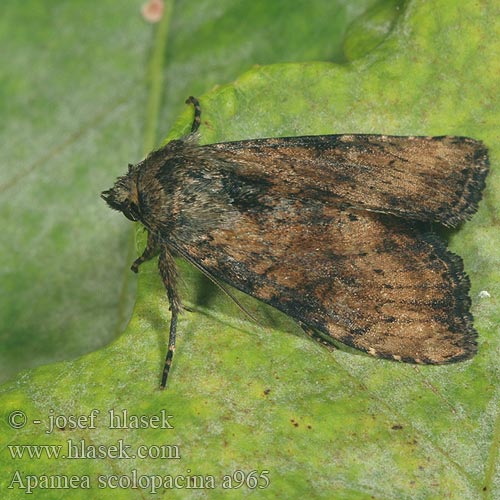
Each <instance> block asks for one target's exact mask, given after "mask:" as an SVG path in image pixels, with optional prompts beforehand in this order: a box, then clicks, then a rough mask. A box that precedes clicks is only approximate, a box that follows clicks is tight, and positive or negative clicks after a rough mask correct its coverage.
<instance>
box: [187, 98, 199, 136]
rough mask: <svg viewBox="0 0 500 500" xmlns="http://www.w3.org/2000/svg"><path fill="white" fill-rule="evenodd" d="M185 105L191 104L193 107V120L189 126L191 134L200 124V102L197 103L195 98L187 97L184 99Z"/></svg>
mask: <svg viewBox="0 0 500 500" xmlns="http://www.w3.org/2000/svg"><path fill="white" fill-rule="evenodd" d="M186 104H192V105H193V106H194V120H193V125H191V133H192V134H193V133H194V132H196V131H197V130H198V129H199V128H200V123H201V106H200V101H198V99H196V97H193V96H189V97H188V98H187V99H186Z"/></svg>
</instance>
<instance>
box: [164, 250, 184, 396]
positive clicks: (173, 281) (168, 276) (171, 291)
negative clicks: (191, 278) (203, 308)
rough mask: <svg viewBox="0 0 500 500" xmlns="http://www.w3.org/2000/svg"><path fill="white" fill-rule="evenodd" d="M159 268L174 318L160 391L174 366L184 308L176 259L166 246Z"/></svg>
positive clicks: (171, 323) (171, 321) (172, 319)
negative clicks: (176, 341)
mask: <svg viewBox="0 0 500 500" xmlns="http://www.w3.org/2000/svg"><path fill="white" fill-rule="evenodd" d="M158 268H159V270H160V275H161V278H162V280H163V284H164V285H165V290H166V291H167V297H168V302H169V304H170V311H171V312H172V318H171V319H170V332H169V336H168V350H167V355H166V356H165V366H164V368H163V375H162V379H161V385H160V389H165V385H166V384H167V378H168V372H169V371H170V366H171V365H172V358H173V357H174V352H175V337H176V333H177V317H178V315H179V311H180V310H181V308H182V304H181V301H180V297H179V294H178V292H177V286H176V285H177V269H176V267H175V262H174V258H173V257H172V254H171V253H170V252H169V250H168V248H167V247H166V246H162V248H161V250H160V258H159V259H158Z"/></svg>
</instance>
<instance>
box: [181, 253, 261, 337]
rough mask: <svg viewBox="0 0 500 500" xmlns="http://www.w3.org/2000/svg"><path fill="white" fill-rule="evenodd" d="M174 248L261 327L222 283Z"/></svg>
mask: <svg viewBox="0 0 500 500" xmlns="http://www.w3.org/2000/svg"><path fill="white" fill-rule="evenodd" d="M173 248H175V250H176V252H177V253H179V255H182V257H184V258H185V259H186V260H187V261H188V262H190V263H191V264H192V265H193V266H194V267H196V269H198V270H199V271H201V272H202V273H203V274H204V275H205V276H206V277H207V278H208V279H209V280H210V281H211V282H212V283H213V284H214V285H216V286H217V287H219V289H220V290H222V291H223V292H224V293H225V294H226V295H227V296H228V297H229V298H230V299H231V300H232V301H233V302H234V303H235V304H236V305H237V306H238V307H239V308H240V310H241V311H242V312H243V313H245V314H246V315H247V316H248V317H249V318H250V319H251V320H252V321H253V322H254V323H256V324H257V325H259V326H261V327H262V326H263V325H262V323H261V322H260V321H259V320H258V319H257V318H256V317H255V316H254V315H253V314H252V313H251V312H250V311H248V309H246V307H245V306H244V305H243V304H242V303H241V302H240V301H239V300H238V299H237V298H236V297H235V296H234V295H233V293H232V292H231V290H229V289H228V288H227V287H226V285H225V284H224V283H221V282H220V281H218V280H217V278H215V277H214V276H212V275H211V274H210V272H209V271H207V270H206V269H205V268H204V267H203V266H202V265H201V264H199V263H198V262H196V261H195V260H193V259H192V258H191V257H190V256H189V255H186V254H185V253H184V252H182V251H181V250H179V249H178V248H177V247H173Z"/></svg>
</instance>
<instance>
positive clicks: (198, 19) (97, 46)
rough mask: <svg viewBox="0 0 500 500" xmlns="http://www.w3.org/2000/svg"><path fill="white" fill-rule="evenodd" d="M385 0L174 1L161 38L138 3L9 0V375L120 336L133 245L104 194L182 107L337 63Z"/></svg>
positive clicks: (5, 125)
mask: <svg viewBox="0 0 500 500" xmlns="http://www.w3.org/2000/svg"><path fill="white" fill-rule="evenodd" d="M374 3H375V2H374V0H357V1H355V2H339V1H336V2H331V1H326V0H315V1H314V2H307V1H305V0H303V1H302V0H301V1H296V2H294V8H293V9H290V8H288V7H289V4H288V2H284V1H275V2H264V1H254V0H244V1H240V2H234V1H230V0H222V1H221V0H217V1H213V0H209V1H207V0H201V1H196V2H191V1H187V0H185V1H177V2H173V1H170V2H167V4H166V5H167V8H166V12H165V16H164V20H163V21H162V23H161V24H160V26H159V27H157V29H154V30H153V27H152V25H150V24H148V23H147V22H145V21H144V19H142V17H141V15H140V6H141V2H140V1H139V0H124V1H121V2H120V3H119V6H118V4H117V2H116V1H113V0H103V1H100V2H87V1H84V0H75V1H72V2H65V1H60V0H55V1H54V0H50V1H49V0H45V1H40V0H27V1H24V2H18V1H15V0H5V1H3V2H2V7H1V14H2V15H1V16H0V27H1V29H0V43H1V46H2V51H1V52H0V62H1V66H0V67H1V68H2V69H1V70H0V71H1V72H2V73H1V84H0V92H1V93H2V99H1V100H0V106H1V108H0V111H1V115H2V124H1V127H0V134H1V139H2V140H1V143H2V153H3V155H2V165H1V166H0V168H1V169H2V178H1V181H0V193H1V195H2V196H1V199H0V215H1V220H2V233H3V234H2V241H1V242H0V258H1V261H2V270H1V276H0V300H1V304H2V307H1V309H0V336H1V337H0V341H1V343H2V351H1V352H0V380H5V379H6V378H7V377H8V376H9V375H12V374H14V373H16V372H18V371H19V370H20V369H22V368H25V367H29V366H36V365H39V364H41V363H46V362H48V361H51V360H56V359H71V358H74V357H76V356H77V355H79V354H82V353H85V352H89V351H92V350H95V349H97V348H98V347H101V346H103V345H105V344H106V343H108V342H109V341H110V340H112V339H113V338H114V337H116V336H117V335H118V334H120V333H121V332H122V331H123V328H124V327H125V325H126V323H127V322H128V319H129V317H130V314H131V310H132V306H133V301H134V298H135V283H136V280H135V276H134V275H133V274H132V273H130V272H129V269H128V268H129V262H130V261H131V260H132V257H133V255H135V254H136V248H135V245H134V243H133V238H132V231H131V228H130V226H129V225H128V224H127V222H126V221H125V220H122V219H123V218H119V217H116V214H113V213H111V212H110V211H109V210H108V209H107V207H106V206H105V204H104V203H103V201H102V200H100V199H99V196H98V195H99V193H100V192H101V191H102V190H103V189H105V188H107V187H109V185H110V184H111V182H112V180H113V179H114V178H115V176H117V175H118V174H120V173H122V171H123V169H124V166H126V165H127V163H128V162H136V161H138V160H139V159H141V157H142V156H143V155H144V154H146V153H147V152H149V151H150V150H151V149H153V147H156V146H158V145H159V142H160V140H161V138H162V137H163V136H164V134H165V133H166V130H167V129H168V127H169V125H170V124H171V123H172V121H173V118H174V116H175V115H176V114H177V113H178V112H179V111H180V110H182V109H184V107H185V105H184V101H185V99H186V97H187V96H188V95H190V94H194V95H199V94H200V93H202V92H206V91H207V90H208V89H209V88H210V87H211V86H212V85H214V84H216V83H224V82H226V81H230V80H232V79H234V78H235V77H236V76H237V75H238V74H239V73H241V72H242V71H243V70H246V69H248V68H250V67H251V66H252V65H254V64H256V63H260V64H265V63H271V62H278V61H300V60H308V59H323V60H341V59H342V58H343V56H342V47H341V44H342V40H343V34H344V32H345V30H346V27H347V26H348V25H349V23H350V22H351V20H352V19H354V18H355V17H356V16H358V15H359V14H361V13H363V12H364V11H365V10H366V9H367V8H368V7H369V6H371V5H373V4H374ZM278 13H279V15H278ZM306 14H307V15H306ZM309 16H310V19H314V22H310V21H309V20H308V17H309Z"/></svg>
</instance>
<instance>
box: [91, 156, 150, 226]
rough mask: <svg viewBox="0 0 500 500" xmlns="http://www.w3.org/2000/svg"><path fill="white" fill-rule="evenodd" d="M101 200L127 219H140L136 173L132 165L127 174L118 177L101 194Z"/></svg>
mask: <svg viewBox="0 0 500 500" xmlns="http://www.w3.org/2000/svg"><path fill="white" fill-rule="evenodd" d="M101 198H102V199H103V200H104V201H105V202H106V203H107V204H108V205H109V206H110V207H111V208H112V209H113V210H118V211H119V212H122V213H123V215H125V217H127V219H129V220H131V221H138V220H140V219H141V210H140V207H139V193H138V190H137V171H136V170H135V169H134V166H133V165H129V166H128V173H127V174H126V175H123V176H122V177H118V179H117V180H116V182H115V184H114V186H113V187H112V188H111V189H108V190H107V191H103V192H102V193H101Z"/></svg>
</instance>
